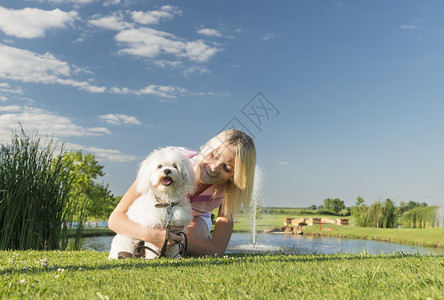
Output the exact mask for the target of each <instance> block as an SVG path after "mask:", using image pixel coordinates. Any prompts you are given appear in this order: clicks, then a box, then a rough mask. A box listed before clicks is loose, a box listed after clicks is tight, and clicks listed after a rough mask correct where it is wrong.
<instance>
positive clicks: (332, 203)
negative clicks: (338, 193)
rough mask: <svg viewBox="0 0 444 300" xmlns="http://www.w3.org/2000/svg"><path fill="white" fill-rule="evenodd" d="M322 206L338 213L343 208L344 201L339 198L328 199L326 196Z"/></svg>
mask: <svg viewBox="0 0 444 300" xmlns="http://www.w3.org/2000/svg"><path fill="white" fill-rule="evenodd" d="M324 207H325V209H326V210H328V211H331V212H333V213H335V214H339V213H340V212H341V210H343V209H345V204H344V201H342V200H341V199H339V198H335V199H330V198H327V199H325V200H324Z"/></svg>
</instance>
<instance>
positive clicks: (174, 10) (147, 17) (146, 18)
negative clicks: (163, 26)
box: [131, 5, 182, 25]
mask: <svg viewBox="0 0 444 300" xmlns="http://www.w3.org/2000/svg"><path fill="white" fill-rule="evenodd" d="M181 14H182V11H181V10H180V9H179V8H178V7H176V6H172V5H163V6H162V7H160V9H159V10H152V11H146V12H143V11H133V12H131V17H132V18H133V20H134V21H135V22H137V23H139V24H143V25H148V24H158V23H159V22H160V21H161V20H164V19H166V20H170V19H172V18H173V17H174V16H176V15H181Z"/></svg>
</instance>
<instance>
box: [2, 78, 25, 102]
mask: <svg viewBox="0 0 444 300" xmlns="http://www.w3.org/2000/svg"><path fill="white" fill-rule="evenodd" d="M18 94H20V95H21V94H23V90H22V89H21V88H12V87H11V85H9V83H7V82H0V101H6V100H8V97H9V95H18Z"/></svg>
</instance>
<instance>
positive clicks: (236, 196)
mask: <svg viewBox="0 0 444 300" xmlns="http://www.w3.org/2000/svg"><path fill="white" fill-rule="evenodd" d="M227 145H231V146H232V147H233V149H234V151H235V156H236V162H235V166H234V174H233V178H232V179H230V180H228V181H227V182H225V183H224V184H223V188H224V200H223V203H222V207H221V209H222V212H223V215H225V216H227V217H229V218H230V219H233V217H234V216H235V215H236V214H237V213H239V212H240V210H241V209H242V208H244V209H246V210H248V209H249V208H250V201H251V196H252V194H253V183H254V173H255V168H256V147H255V145H254V142H253V139H252V138H251V137H250V136H249V135H247V134H245V133H244V132H242V131H240V130H236V129H228V130H225V131H222V132H221V133H219V134H218V135H216V136H215V137H213V138H212V139H211V140H209V141H208V142H207V143H206V144H205V145H203V146H202V147H201V149H200V154H199V156H198V157H197V158H196V165H195V168H196V174H200V172H199V166H200V163H201V161H202V160H203V159H204V158H205V157H206V156H207V155H209V154H210V153H212V152H213V151H215V150H216V149H219V148H221V147H223V146H227ZM197 176H199V175H197ZM216 192H217V191H214V193H216Z"/></svg>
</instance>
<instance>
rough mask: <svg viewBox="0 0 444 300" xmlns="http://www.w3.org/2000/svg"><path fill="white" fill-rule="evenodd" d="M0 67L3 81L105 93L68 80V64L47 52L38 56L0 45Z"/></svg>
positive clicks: (69, 73)
mask: <svg viewBox="0 0 444 300" xmlns="http://www.w3.org/2000/svg"><path fill="white" fill-rule="evenodd" d="M0 66H1V68H0V78H4V79H9V80H16V81H23V82H35V83H45V84H49V83H53V84H55V83H57V84H63V85H70V86H73V87H77V88H79V89H81V90H85V91H89V92H93V93H103V92H105V91H106V88H105V87H98V86H93V85H91V84H90V83H88V82H86V81H78V80H75V79H72V78H70V76H71V68H70V66H69V64H68V63H67V62H64V61H61V60H58V59H57V58H55V57H54V56H53V55H52V54H50V53H48V52H47V53H45V54H38V53H34V52H31V51H28V50H23V49H19V48H14V47H10V46H6V45H4V44H0Z"/></svg>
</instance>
